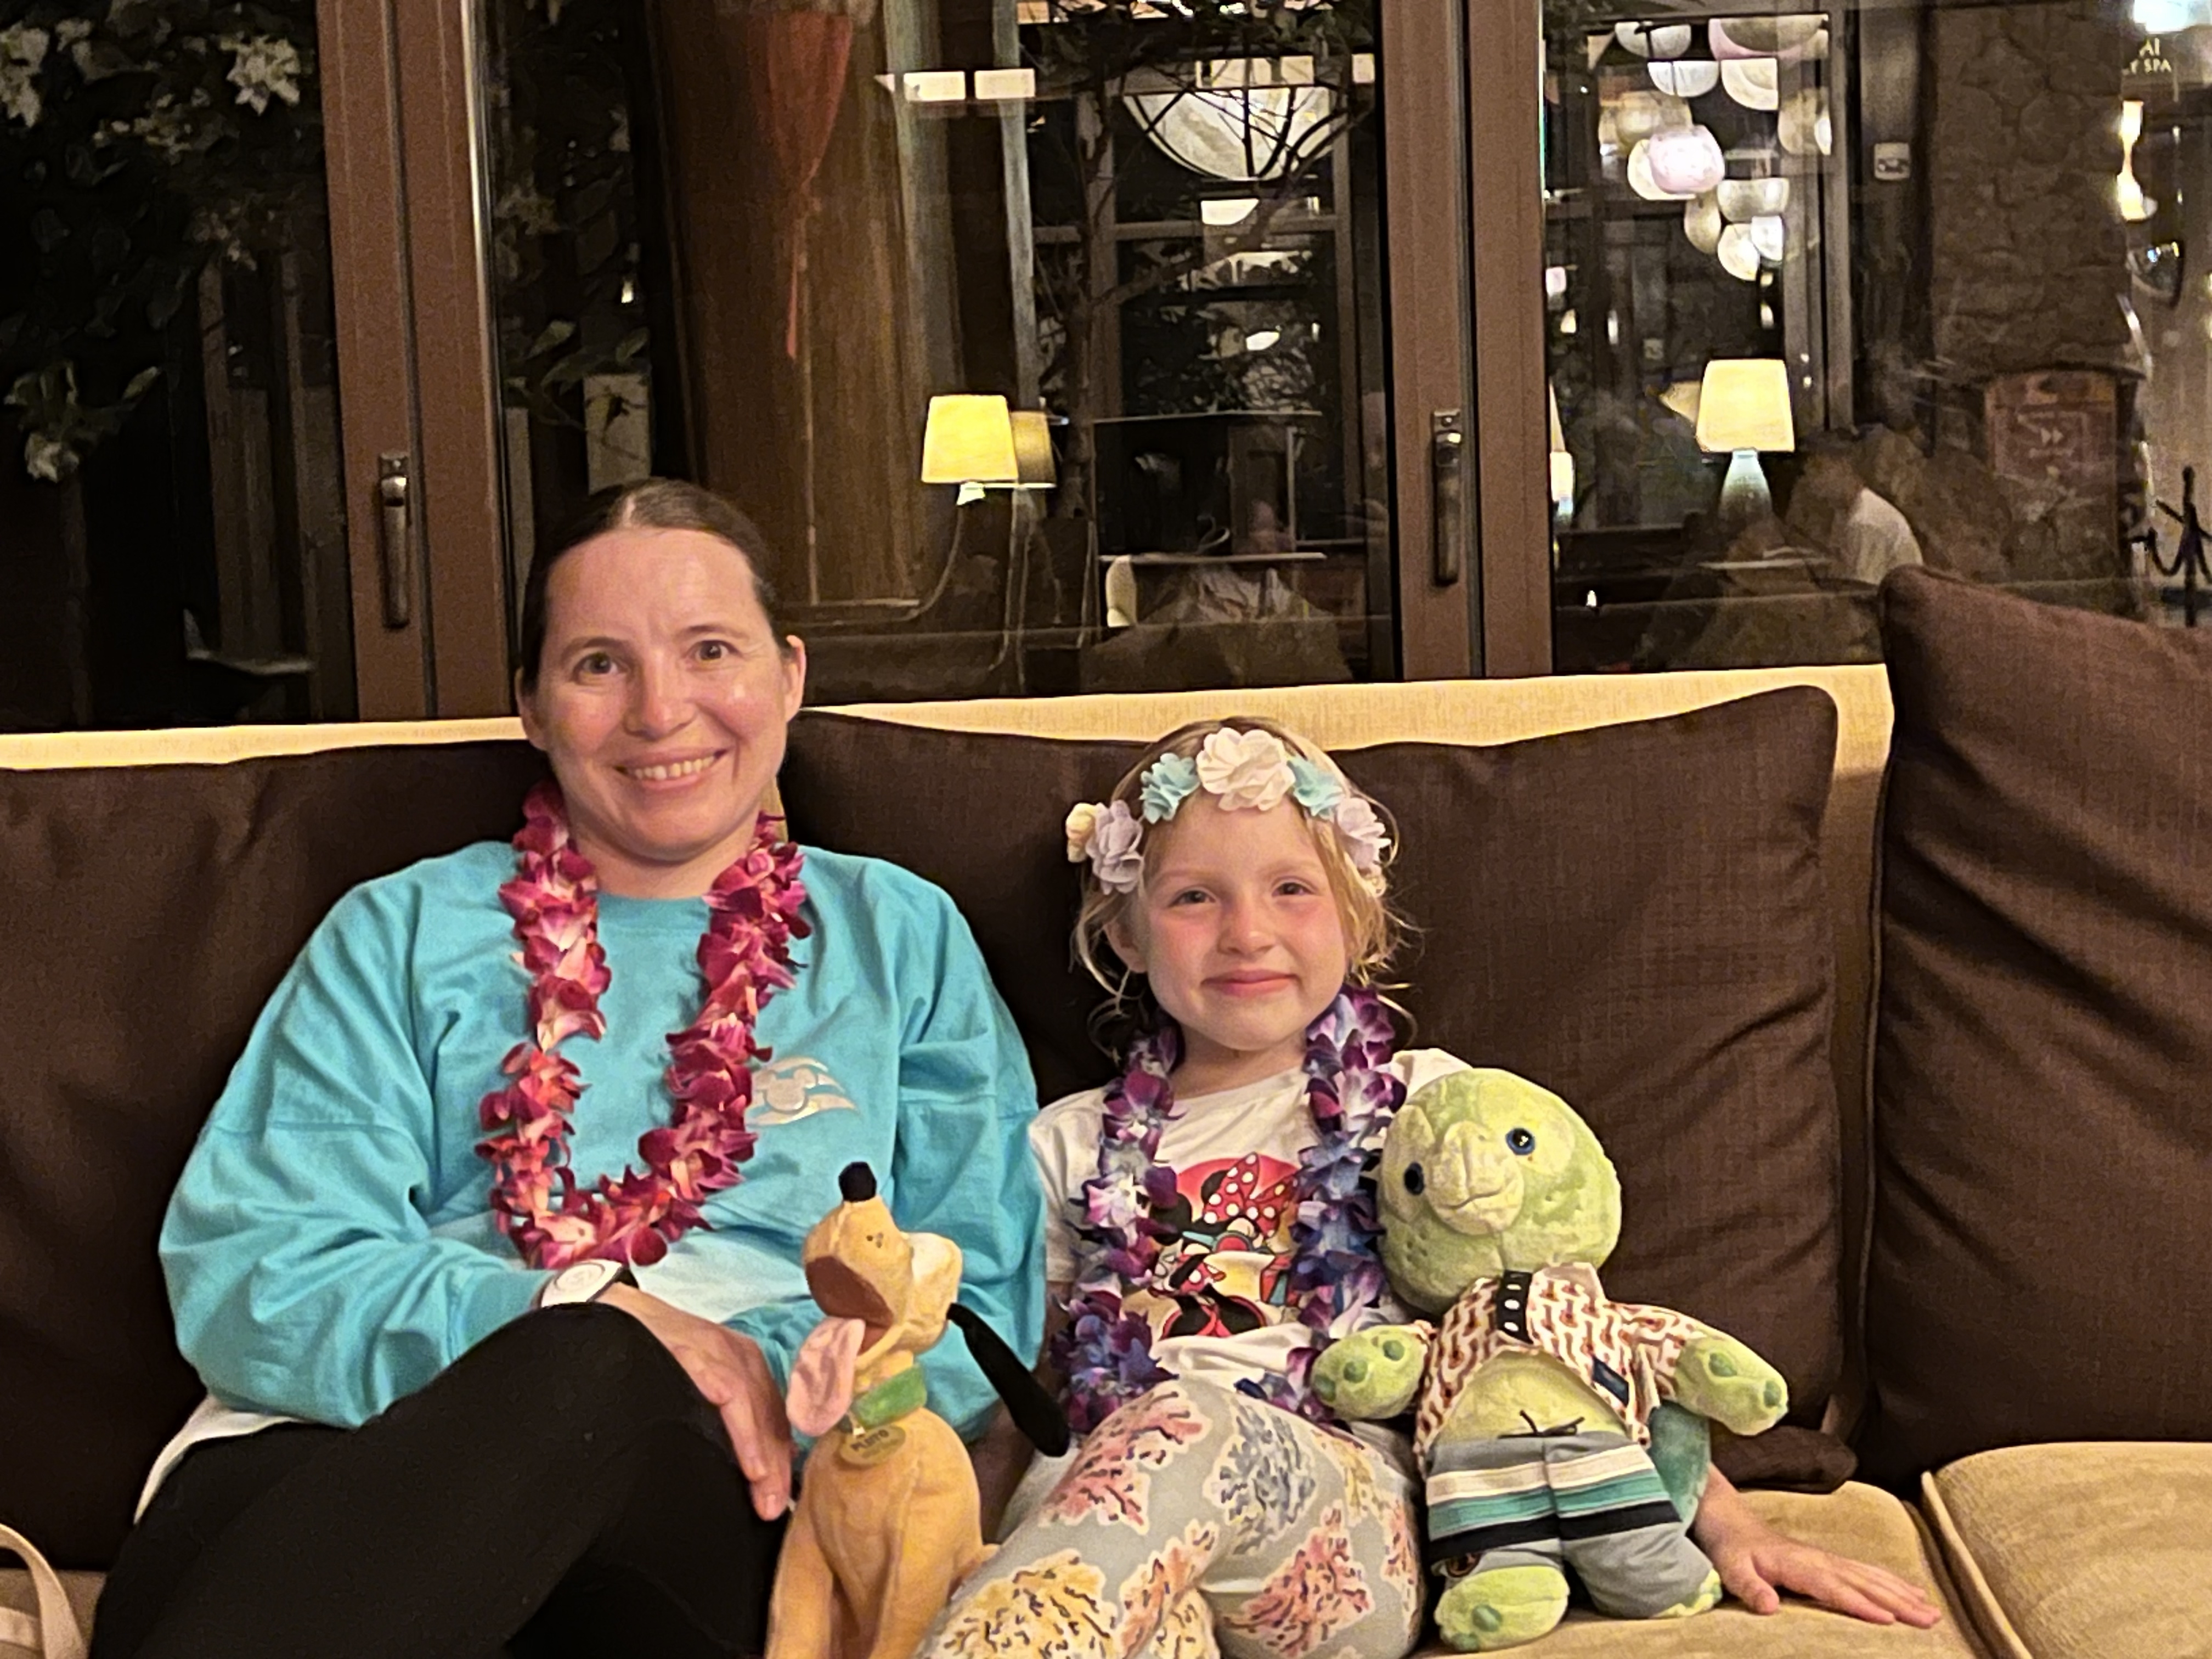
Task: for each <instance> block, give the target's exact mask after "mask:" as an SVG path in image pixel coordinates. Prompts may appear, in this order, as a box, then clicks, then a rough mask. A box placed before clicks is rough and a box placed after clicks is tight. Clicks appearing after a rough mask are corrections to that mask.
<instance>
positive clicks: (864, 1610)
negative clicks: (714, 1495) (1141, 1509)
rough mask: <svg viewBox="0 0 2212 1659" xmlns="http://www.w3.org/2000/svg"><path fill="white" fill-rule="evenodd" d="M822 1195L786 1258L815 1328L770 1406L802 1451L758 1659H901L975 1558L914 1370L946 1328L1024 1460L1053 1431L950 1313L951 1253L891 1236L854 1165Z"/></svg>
mask: <svg viewBox="0 0 2212 1659" xmlns="http://www.w3.org/2000/svg"><path fill="white" fill-rule="evenodd" d="M837 1189H838V1192H839V1194H841V1195H842V1198H843V1200H844V1201H843V1202H842V1203H841V1204H840V1205H838V1206H837V1207H836V1209H834V1210H832V1211H830V1212H829V1214H828V1215H826V1216H824V1217H823V1218H822V1219H821V1220H820V1221H819V1222H817V1223H816V1224H815V1225H814V1228H813V1230H812V1231H810V1232H809V1233H808V1234H807V1235H806V1242H805V1244H804V1245H803V1246H802V1247H801V1249H800V1251H799V1262H800V1265H801V1266H802V1267H805V1271H806V1287H807V1289H808V1290H810V1291H812V1292H813V1295H814V1300H815V1302H816V1303H817V1304H818V1305H819V1306H820V1307H821V1309H822V1311H823V1313H824V1314H825V1315H826V1316H827V1317H826V1318H824V1319H823V1322H821V1323H820V1324H819V1325H817V1326H816V1327H815V1328H814V1330H813V1332H812V1334H811V1335H809V1336H808V1337H807V1339H806V1340H805V1342H804V1343H802V1344H801V1345H800V1346H799V1354H798V1357H797V1358H795V1359H794V1361H793V1364H792V1373H791V1382H790V1386H789V1389H788V1390H787V1396H786V1400H785V1409H786V1412H787V1414H788V1416H789V1418H790V1419H791V1425H792V1427H793V1428H794V1429H797V1430H798V1431H799V1432H800V1433H802V1434H809V1435H812V1436H814V1437H816V1438H815V1442H814V1449H813V1451H812V1453H811V1455H809V1456H808V1458H807V1462H806V1468H805V1474H804V1476H803V1478H802V1479H801V1480H800V1482H799V1501H798V1503H797V1504H794V1505H793V1509H792V1515H791V1525H790V1528H789V1529H788V1530H787V1532H786V1533H785V1534H784V1540H783V1551H782V1553H781V1556H780V1557H779V1558H778V1560H777V1563H776V1570H775V1589H774V1591H773V1592H772V1593H771V1594H770V1595H769V1612H768V1620H769V1635H768V1659H908V1656H909V1655H911V1654H912V1653H913V1652H914V1650H915V1648H916V1647H918V1646H920V1645H921V1638H922V1637H923V1636H924V1635H925V1634H927V1632H928V1630H929V1626H930V1623H931V1621H932V1620H934V1619H935V1618H936V1617H937V1615H938V1614H939V1613H941V1612H942V1611H944V1608H945V1602H946V1601H948V1600H950V1599H951V1593H952V1588H953V1586H954V1585H956V1584H957V1583H959V1582H960V1580H961V1579H962V1578H963V1577H966V1576H967V1575H968V1574H969V1573H970V1572H972V1571H975V1568H976V1566H977V1565H980V1564H981V1562H983V1561H984V1560H986V1559H988V1558H989V1556H990V1553H991V1551H990V1547H989V1546H987V1545H986V1544H985V1543H984V1542H983V1539H982V1534H981V1530H980V1525H979V1516H978V1500H977V1495H976V1490H975V1469H974V1466H973V1465H972V1464H970V1463H969V1459H968V1449H967V1448H966V1447H965V1446H963V1444H962V1443H961V1442H960V1437H959V1436H958V1435H957V1434H956V1433H955V1432H954V1431H953V1429H952V1425H951V1424H949V1423H947V1422H946V1421H945V1419H943V1418H941V1417H939V1415H938V1414H937V1413H935V1412H933V1411H931V1410H930V1409H929V1404H928V1385H927V1382H926V1381H925V1379H924V1377H923V1376H922V1371H921V1366H919V1365H918V1364H915V1357H916V1356H917V1355H919V1354H921V1353H924V1352H927V1351H928V1350H929V1349H930V1348H932V1347H934V1346H936V1344H937V1340H938V1339H939V1337H941V1336H942V1335H944V1334H945V1325H946V1323H947V1322H948V1321H949V1322H952V1323H956V1324H957V1325H958V1326H959V1327H960V1329H961V1334H963V1336H964V1337H966V1339H967V1340H968V1346H969V1352H971V1353H973V1354H974V1356H975V1360H976V1362H977V1364H979V1365H981V1368H982V1370H983V1373H984V1375H985V1376H987V1377H988V1378H989V1379H990V1380H991V1383H992V1384H993V1386H994V1387H995V1388H996V1389H998V1390H999V1392H1000V1395H1002V1396H1004V1397H1005V1398H1006V1402H1007V1405H1008V1406H1009V1407H1010V1408H1011V1410H1012V1414H1013V1419H1014V1421H1015V1423H1016V1424H1017V1425H1018V1426H1019V1427H1020V1428H1021V1429H1022V1431H1023V1432H1024V1433H1025V1434H1027V1435H1028V1436H1029V1437H1030V1440H1031V1441H1032V1442H1033V1443H1036V1445H1037V1446H1038V1448H1039V1449H1042V1450H1043V1451H1045V1452H1047V1453H1048V1455H1055V1456H1056V1455H1059V1454H1060V1452H1062V1451H1065V1450H1066V1449H1067V1421H1066V1418H1065V1417H1063V1416H1061V1415H1060V1409H1059V1407H1057V1406H1056V1405H1055V1404H1054V1402H1053V1401H1052V1399H1051V1397H1050V1396H1049V1395H1047V1394H1045V1392H1044V1390H1043V1389H1042V1387H1041V1386H1040V1385H1038V1383H1036V1380H1035V1379H1034V1378H1033V1377H1032V1376H1030V1373H1029V1370H1028V1369H1027V1367H1025V1366H1024V1364H1022V1363H1021V1361H1020V1360H1018V1359H1017V1358H1015V1357H1014V1355H1013V1352H1012V1350H1010V1349H1009V1348H1008V1347H1007V1346H1006V1344H1005V1343H1004V1342H1003V1341H1001V1340H1000V1339H999V1337H998V1336H997V1335H996V1334H995V1333H994V1332H993V1331H992V1330H991V1329H990V1328H989V1327H988V1326H987V1325H985V1324H984V1323H983V1322H982V1321H981V1319H979V1318H978V1317H977V1316H975V1314H973V1313H971V1312H969V1310H967V1309H965V1308H963V1307H960V1306H958V1305H957V1304H955V1303H954V1301H953V1297H955V1296H956V1295H957V1294H958V1292H959V1289H960V1247H959V1246H958V1245H957V1244H955V1243H953V1242H952V1241H951V1239H949V1238H941V1237H939V1236H938V1235H936V1234H935V1233H907V1232H902V1231H899V1228H898V1225H897V1224H896V1222H894V1221H893V1220H892V1219H891V1212H890V1206H888V1205H886V1204H885V1203H884V1201H883V1200H882V1199H880V1198H878V1196H877V1195H876V1177H875V1173H874V1171H872V1170H870V1169H869V1168H868V1166H867V1165H866V1164H847V1165H846V1166H845V1169H844V1170H843V1171H842V1173H841V1174H840V1175H839V1176H838V1177H837Z"/></svg>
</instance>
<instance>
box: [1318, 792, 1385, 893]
mask: <svg viewBox="0 0 2212 1659" xmlns="http://www.w3.org/2000/svg"><path fill="white" fill-rule="evenodd" d="M1330 816H1331V818H1332V821H1333V822H1334V823H1335V825H1336V833H1337V835H1338V836H1340V838H1341V839H1342V840H1343V842H1344V850H1345V851H1346V853H1347V854H1350V856H1351V859H1352V868H1353V869H1355V870H1357V871H1358V872H1360V874H1362V875H1371V874H1373V873H1375V872H1376V871H1379V870H1380V869H1382V867H1383V854H1384V853H1386V852H1388V851H1389V847H1390V837H1389V835H1388V834H1387V833H1386V832H1385V831H1384V829H1383V820H1382V819H1381V818H1380V817H1376V812H1375V809H1374V808H1373V807H1372V806H1370V805H1368V804H1367V798H1366V797H1365V796H1364V795H1346V797H1345V798H1344V799H1342V800H1340V801H1339V802H1337V804H1336V811H1334V813H1332V814H1331V815H1330Z"/></svg>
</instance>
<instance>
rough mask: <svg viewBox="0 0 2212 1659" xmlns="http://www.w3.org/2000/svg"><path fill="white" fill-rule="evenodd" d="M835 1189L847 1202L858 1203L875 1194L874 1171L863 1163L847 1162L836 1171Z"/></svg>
mask: <svg viewBox="0 0 2212 1659" xmlns="http://www.w3.org/2000/svg"><path fill="white" fill-rule="evenodd" d="M837 1191H838V1194H840V1195H841V1196H842V1198H843V1199H844V1200H845V1201H846V1202H847V1203H848V1204H860V1203H863V1202H865V1201H866V1200H868V1199H872V1198H873V1197H874V1196H875V1195H876V1172H875V1171H874V1170H871V1169H870V1168H869V1167H868V1166H867V1165H866V1164H847V1165H846V1166H845V1167H844V1168H843V1169H842V1170H838V1171H837Z"/></svg>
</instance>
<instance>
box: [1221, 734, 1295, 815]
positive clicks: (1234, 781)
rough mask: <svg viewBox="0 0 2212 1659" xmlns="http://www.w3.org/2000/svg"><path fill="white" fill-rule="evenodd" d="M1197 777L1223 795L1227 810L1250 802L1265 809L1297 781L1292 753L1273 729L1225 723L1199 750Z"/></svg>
mask: <svg viewBox="0 0 2212 1659" xmlns="http://www.w3.org/2000/svg"><path fill="white" fill-rule="evenodd" d="M1198 781H1199V782H1200V784H1201V785H1203V786H1204V787H1205V788H1206V791H1207V792H1208V793H1212V794H1215V795H1218V796H1220V797H1221V808H1222V811H1225V812H1233V811H1237V810H1238V809H1239V808H1240V807H1247V806H1249V807H1250V808H1252V809H1253V810H1254V811H1260V812H1264V811H1267V810H1268V809H1269V808H1270V807H1272V806H1273V805H1275V803H1276V802H1278V801H1279V800H1281V799H1282V798H1283V797H1284V796H1285V795H1287V794H1289V793H1291V785H1292V784H1293V783H1295V782H1297V779H1296V778H1295V777H1293V776H1292V775H1291V757H1290V755H1289V753H1288V751H1287V750H1285V749H1284V747H1283V745H1282V741H1281V739H1279V738H1277V737H1276V736H1275V734H1274V733H1273V732H1232V731H1231V730H1229V728H1228V727H1226V726H1224V727H1223V728H1222V729H1221V730H1220V731H1218V732H1215V733H1213V735H1212V736H1211V737H1209V738H1206V744H1205V746H1204V747H1202V748H1201V749H1200V750H1199V751H1198Z"/></svg>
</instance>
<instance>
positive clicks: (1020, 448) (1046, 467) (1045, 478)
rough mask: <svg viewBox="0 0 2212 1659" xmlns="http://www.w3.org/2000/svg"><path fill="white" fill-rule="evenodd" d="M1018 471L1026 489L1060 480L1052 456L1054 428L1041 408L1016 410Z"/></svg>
mask: <svg viewBox="0 0 2212 1659" xmlns="http://www.w3.org/2000/svg"><path fill="white" fill-rule="evenodd" d="M1013 423H1014V471H1016V472H1017V473H1018V474H1019V475H1020V479H1021V483H1020V487H1021V488H1022V489H1051V488H1052V487H1053V485H1054V484H1055V483H1059V482H1060V471H1059V469H1058V468H1057V467H1056V466H1054V464H1053V459H1052V428H1051V426H1050V425H1049V424H1048V422H1047V421H1046V419H1045V413H1044V411H1043V410H1041V409H1018V410H1015V411H1014V413H1013Z"/></svg>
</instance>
